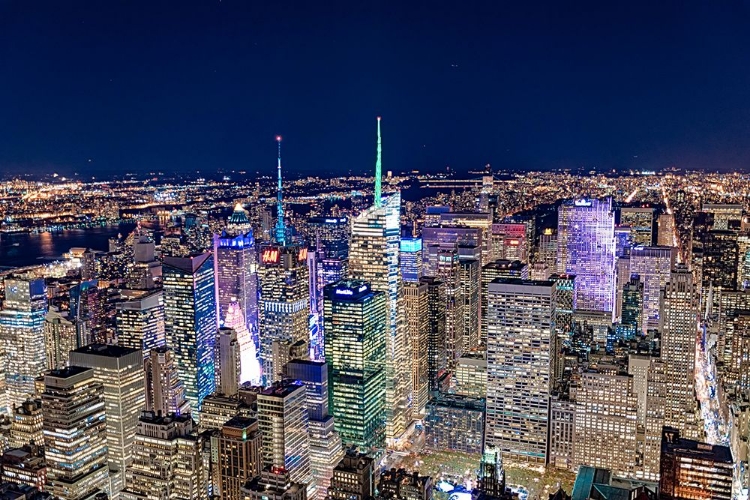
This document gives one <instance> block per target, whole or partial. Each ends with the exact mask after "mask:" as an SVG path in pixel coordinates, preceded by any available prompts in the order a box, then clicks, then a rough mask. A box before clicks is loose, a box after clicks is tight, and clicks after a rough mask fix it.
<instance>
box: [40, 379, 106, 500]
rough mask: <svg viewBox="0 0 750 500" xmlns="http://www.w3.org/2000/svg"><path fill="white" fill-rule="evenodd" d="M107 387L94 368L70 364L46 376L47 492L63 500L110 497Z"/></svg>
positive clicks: (44, 397)
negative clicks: (99, 380) (105, 391)
mask: <svg viewBox="0 0 750 500" xmlns="http://www.w3.org/2000/svg"><path fill="white" fill-rule="evenodd" d="M105 405H106V403H105V401H104V388H103V387H102V384H101V383H99V382H98V381H97V380H96V378H95V376H94V370H92V369H90V368H83V367H80V366H69V367H67V368H63V369H60V370H51V371H49V372H47V373H46V374H45V376H44V393H43V394H42V412H43V415H44V446H45V459H46V461H47V490H48V491H49V492H50V493H52V494H53V495H55V497H58V498H61V499H62V500H78V499H81V498H93V495H94V494H95V493H97V492H107V493H110V477H109V467H107V419H106V415H105V413H106V412H105Z"/></svg>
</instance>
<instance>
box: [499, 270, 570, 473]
mask: <svg viewBox="0 0 750 500" xmlns="http://www.w3.org/2000/svg"><path fill="white" fill-rule="evenodd" d="M555 292H556V287H555V283H554V282H553V281H528V280H519V279H507V278H498V279H496V280H495V281H493V282H492V283H490V285H489V299H488V304H487V321H488V323H487V420H486V424H485V425H486V427H485V446H492V447H496V448H497V449H498V450H499V451H500V452H501V453H502V454H503V456H504V457H508V458H509V459H511V460H518V461H528V462H534V463H542V464H544V463H546V459H547V432H548V418H549V395H550V391H551V381H552V375H551V373H550V372H551V368H552V366H553V352H554V338H555V323H554V319H555Z"/></svg>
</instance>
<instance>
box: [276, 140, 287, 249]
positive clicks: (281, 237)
mask: <svg viewBox="0 0 750 500" xmlns="http://www.w3.org/2000/svg"><path fill="white" fill-rule="evenodd" d="M276 143H277V144H278V149H279V156H278V162H277V173H278V186H277V188H276V189H277V192H276V209H277V218H276V243H278V244H279V245H286V226H285V225H284V201H283V200H284V198H283V194H282V191H281V136H280V135H277V136H276Z"/></svg>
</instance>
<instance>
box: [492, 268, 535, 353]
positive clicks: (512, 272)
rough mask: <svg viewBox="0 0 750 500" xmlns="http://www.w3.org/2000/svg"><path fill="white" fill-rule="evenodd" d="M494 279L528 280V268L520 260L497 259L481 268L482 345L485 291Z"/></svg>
mask: <svg viewBox="0 0 750 500" xmlns="http://www.w3.org/2000/svg"><path fill="white" fill-rule="evenodd" d="M495 278H521V279H529V268H528V266H527V265H526V264H524V263H523V262H521V261H520V260H507V259H498V260H494V261H492V262H488V263H487V264H485V265H484V266H482V276H481V281H482V284H481V302H480V315H481V338H480V342H481V344H482V345H486V344H487V291H488V290H489V286H490V283H492V281H493V280H495Z"/></svg>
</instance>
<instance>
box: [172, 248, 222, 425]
mask: <svg viewBox="0 0 750 500" xmlns="http://www.w3.org/2000/svg"><path fill="white" fill-rule="evenodd" d="M162 273H163V281H164V311H165V318H166V319H165V332H166V338H167V345H168V346H169V347H171V348H172V350H173V352H174V355H175V360H176V361H177V374H178V376H179V377H180V380H181V381H182V383H183V384H184V386H185V397H186V398H187V400H188V402H189V403H190V408H191V410H192V411H193V412H195V413H196V414H197V413H199V412H200V408H201V403H202V402H203V398H205V397H206V396H208V395H209V394H211V393H212V392H214V391H215V390H216V379H215V375H214V372H215V369H214V349H215V345H216V328H217V327H218V324H217V321H216V298H215V288H214V266H213V260H212V257H211V254H210V253H204V254H201V255H197V256H192V257H185V258H180V257H165V258H164V265H163V271H162Z"/></svg>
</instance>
